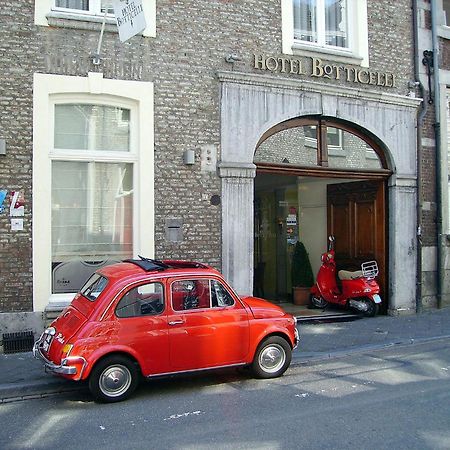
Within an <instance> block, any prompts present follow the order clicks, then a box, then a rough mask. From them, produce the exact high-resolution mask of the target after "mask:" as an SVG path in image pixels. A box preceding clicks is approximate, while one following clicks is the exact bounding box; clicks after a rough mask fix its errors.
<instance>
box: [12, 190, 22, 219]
mask: <svg viewBox="0 0 450 450" xmlns="http://www.w3.org/2000/svg"><path fill="white" fill-rule="evenodd" d="M24 203H25V201H24V197H23V194H22V193H21V192H19V191H12V192H11V203H10V205H9V215H10V216H11V217H23V216H24V215H25V206H24Z"/></svg>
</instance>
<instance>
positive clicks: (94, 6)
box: [51, 0, 112, 17]
mask: <svg viewBox="0 0 450 450" xmlns="http://www.w3.org/2000/svg"><path fill="white" fill-rule="evenodd" d="M101 1H102V0H89V10H87V11H86V10H82V9H71V8H62V7H58V6H56V0H52V8H51V9H52V11H61V12H69V13H72V14H87V15H90V16H102V17H103V16H104V13H102V11H101ZM107 16H112V14H107Z"/></svg>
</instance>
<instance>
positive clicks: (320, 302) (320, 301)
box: [309, 294, 328, 309]
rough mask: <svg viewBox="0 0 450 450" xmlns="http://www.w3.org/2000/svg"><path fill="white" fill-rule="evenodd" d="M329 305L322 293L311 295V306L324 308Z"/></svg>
mask: <svg viewBox="0 0 450 450" xmlns="http://www.w3.org/2000/svg"><path fill="white" fill-rule="evenodd" d="M327 306H328V302H327V301H326V300H325V299H324V298H322V297H321V296H320V295H315V294H311V295H310V296H309V307H310V308H318V309H323V308H326V307H327Z"/></svg>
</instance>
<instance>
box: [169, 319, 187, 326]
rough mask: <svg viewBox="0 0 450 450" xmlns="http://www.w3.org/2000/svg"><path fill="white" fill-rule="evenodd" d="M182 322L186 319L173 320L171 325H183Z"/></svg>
mask: <svg viewBox="0 0 450 450" xmlns="http://www.w3.org/2000/svg"><path fill="white" fill-rule="evenodd" d="M182 323H184V320H172V321H170V322H169V325H181V324H182Z"/></svg>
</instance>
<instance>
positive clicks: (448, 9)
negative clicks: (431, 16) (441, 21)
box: [442, 0, 450, 26]
mask: <svg viewBox="0 0 450 450" xmlns="http://www.w3.org/2000/svg"><path fill="white" fill-rule="evenodd" d="M442 7H443V9H444V13H445V24H446V25H447V26H450V0H443V2H442Z"/></svg>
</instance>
